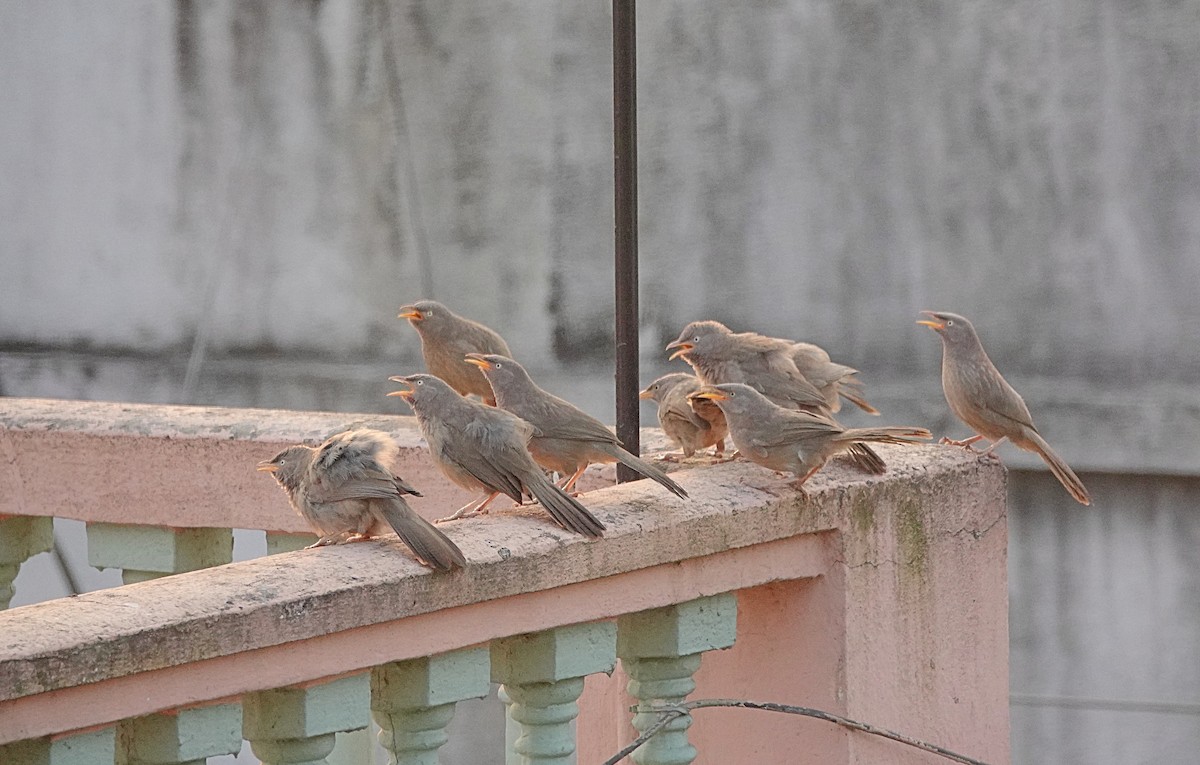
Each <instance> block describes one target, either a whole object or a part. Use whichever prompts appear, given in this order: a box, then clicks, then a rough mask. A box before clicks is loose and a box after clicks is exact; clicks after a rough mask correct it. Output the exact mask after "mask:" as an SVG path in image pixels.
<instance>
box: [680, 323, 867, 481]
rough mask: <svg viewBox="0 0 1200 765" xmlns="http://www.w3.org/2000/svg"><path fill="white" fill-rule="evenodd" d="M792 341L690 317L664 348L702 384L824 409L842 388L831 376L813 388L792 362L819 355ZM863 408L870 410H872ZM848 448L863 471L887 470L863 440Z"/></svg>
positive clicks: (779, 402)
mask: <svg viewBox="0 0 1200 765" xmlns="http://www.w3.org/2000/svg"><path fill="white" fill-rule="evenodd" d="M796 345H797V344H796V343H793V342H792V341H791V340H784V339H782V338H777V337H767V336H766V335H760V334H758V333H756V332H737V333H735V332H733V331H731V330H730V329H729V327H726V326H725V325H724V324H722V323H720V322H718V321H694V322H692V323H691V324H689V325H687V326H686V327H684V328H683V331H682V332H680V333H679V337H678V338H676V339H675V340H674V341H673V342H671V343H670V344H669V345H668V346H667V350H672V349H675V353H673V354H671V358H672V359H674V358H682V359H683V360H684V361H686V362H687V363H688V364H690V365H691V367H692V369H694V370H696V376H697V377H699V378H700V380H701V381H702V382H703V383H704V384H705V385H722V384H724V383H744V384H746V385H749V386H750V387H752V388H754V389H755V390H757V391H758V392H759V393H761V394H762V395H763V396H765V397H766V398H768V399H770V400H771V401H772V402H773V403H775V404H777V405H779V406H782V407H787V408H789V409H803V410H805V411H810V412H815V413H827V412H829V411H830V404H829V401H830V398H832V399H833V400H834V401H836V400H837V397H838V392H839V391H841V390H842V388H843V386H842V385H841V384H840V383H839V382H838V381H837V380H831V381H829V383H828V387H829V391H828V392H822V391H821V390H818V389H817V387H816V386H815V385H813V383H812V382H810V381H809V380H808V378H807V377H805V376H804V373H803V372H801V371H800V369H799V367H797V366H796V360H797V358H799V359H801V361H805V360H807V363H813V362H814V361H817V360H819V359H817V358H816V357H814V356H813V354H812V353H811V352H805V349H804V348H799V349H798V348H797V347H796ZM812 347H813V348H816V346H812ZM818 350H820V349H818ZM846 369H847V370H849V369H850V367H846ZM851 371H853V370H851ZM855 382H857V380H856V381H855ZM847 391H850V389H849V388H847ZM851 395H852V396H853V398H851V399H850V400H851V401H854V402H855V403H856V404H857V403H859V401H861V400H862V399H861V396H859V395H857V394H856V393H854V392H851ZM855 399H858V400H859V401H856V400H855ZM865 403H866V402H865V401H862V404H865ZM862 404H859V405H860V406H862ZM867 407H870V405H869V404H868V405H867ZM866 411H870V412H872V413H875V412H874V408H868V409H866ZM848 452H849V453H848V455H847V456H848V458H849V459H850V461H851V462H853V463H854V464H855V465H857V466H858V467H860V468H862V469H863V470H865V471H867V472H868V473H875V474H877V475H878V474H881V473H883V472H884V471H885V470H886V469H887V466H886V465H884V462H883V460H882V459H881V458H880V457H879V455H878V454H876V453H875V450H873V449H872V448H871V447H869V446H867V445H866V444H853V445H851V447H850V449H849V450H848Z"/></svg>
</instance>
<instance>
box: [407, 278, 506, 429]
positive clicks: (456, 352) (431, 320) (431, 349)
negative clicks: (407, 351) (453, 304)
mask: <svg viewBox="0 0 1200 765" xmlns="http://www.w3.org/2000/svg"><path fill="white" fill-rule="evenodd" d="M398 318H401V319H408V322H409V324H412V325H413V328H414V329H416V330H417V334H418V335H420V336H421V355H422V356H424V357H425V368H426V369H427V370H428V371H429V374H431V375H434V376H435V377H440V378H441V379H442V380H444V381H445V382H446V384H447V385H449V386H450V387H451V388H453V389H454V390H456V391H458V392H459V393H461V394H462V395H464V396H468V395H470V394H472V393H474V394H475V395H477V396H479V397H480V398H482V399H483V400H484V402H485V403H487V404H488V405H490V406H495V405H496V399H495V397H493V396H492V387H491V386H490V385H488V383H487V380H485V379H483V375H482V374H480V372H479V370H478V369H476V368H475V367H472V366H468V365H466V364H464V363H463V357H464V356H466V355H467V354H468V353H499V354H501V355H503V356H511V355H512V351H510V350H509V349H508V343H506V342H504V338H503V337H500V335H499V333H497V332H496V331H494V330H492V329H491V328H489V327H486V326H484V325H483V324H480V323H479V322H477V321H471V320H470V319H467V318H464V317H462V316H459V315H458V314H456V313H454V312H453V311H451V310H450V309H449V308H447V307H446V306H444V305H442V304H441V303H438V302H436V301H433V300H418V301H417V302H415V303H411V304H409V305H406V306H403V307H401V308H400V314H399V316H398Z"/></svg>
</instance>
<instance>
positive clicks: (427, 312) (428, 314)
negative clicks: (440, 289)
mask: <svg viewBox="0 0 1200 765" xmlns="http://www.w3.org/2000/svg"><path fill="white" fill-rule="evenodd" d="M425 315H426V316H433V311H426V312H425Z"/></svg>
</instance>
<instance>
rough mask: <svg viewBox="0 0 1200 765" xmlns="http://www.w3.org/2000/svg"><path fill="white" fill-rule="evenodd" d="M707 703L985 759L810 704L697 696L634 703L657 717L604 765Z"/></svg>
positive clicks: (978, 764)
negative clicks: (671, 701) (680, 700)
mask: <svg viewBox="0 0 1200 765" xmlns="http://www.w3.org/2000/svg"><path fill="white" fill-rule="evenodd" d="M708 707H739V708H743V709H762V710H765V711H767V712H782V713H784V714H792V715H802V716H804V717H813V718H816V719H818V720H824V721H826V722H831V723H833V724H835V725H840V726H842V727H844V728H850V729H851V730H857V731H861V732H862V733H869V734H871V735H872V736H881V737H883V738H886V739H890V740H892V741H896V742H898V743H901V744H905V745H906V746H911V747H915V748H917V749H920V750H922V751H926V752H929V753H931V754H936V755H939V756H941V757H945V758H946V759H948V760H954V761H955V762H960V763H963V765H987V763H985V762H983V761H982V760H976V759H973V758H971V757H967V756H966V755H965V754H958V753H957V752H952V751H951V750H949V749H946V748H945V747H942V746H938V745H937V744H930V743H928V742H926V741H921V740H920V739H915V738H912V737H910V736H905V735H904V734H903V733H896V732H895V731H891V730H888V729H886V728H877V727H875V726H874V725H870V724H868V723H863V722H858V721H857V720H851V719H850V718H848V717H842V716H841V715H835V714H832V713H830V712H823V711H821V710H820V709H812V708H811V707H797V706H792V705H791V704H775V703H772V702H760V701H741V700H738V699H698V700H696V701H689V702H687V703H685V704H673V705H670V706H661V707H655V706H650V707H634V708H633V711H637V712H641V713H643V714H658V715H659V719H658V721H657V722H655V724H654V725H652V726H650V727H649V728H647V729H646V732H645V733H643V734H642V735H640V736H638V737H637V739H636V740H635V741H633V742H632V743H630V744H629V745H628V746H626V747H625V748H624V749H622V750H621V751H620V752H617V753H616V754H615V755H613V756H612V757H610V758H609V759H607V760H605V761H604V765H617V763H618V762H620V761H621V760H622V759H623V758H625V757H626V756H628V755H629V754H630V753H631V752H633V751H634V750H636V749H637V748H638V747H640V746H641V745H642V744H644V743H646V742H647V741H649V740H650V739H651V738H652V737H653V736H654V735H655V734H657V733H658V732H659V731H660V730H662V729H663V728H664V727H666V725H667V724H668V723H669V722H670V721H671V720H674V719H676V718H679V717H685V716H687V715H688V714H690V713H691V711H692V710H693V709H705V708H708Z"/></svg>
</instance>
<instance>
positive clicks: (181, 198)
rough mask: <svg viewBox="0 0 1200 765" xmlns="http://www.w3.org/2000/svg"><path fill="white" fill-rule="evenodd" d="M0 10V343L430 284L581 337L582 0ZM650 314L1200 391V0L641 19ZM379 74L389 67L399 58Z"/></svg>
mask: <svg viewBox="0 0 1200 765" xmlns="http://www.w3.org/2000/svg"><path fill="white" fill-rule="evenodd" d="M384 7H385V6H382V5H380V4H378V3H376V2H372V1H371V0H327V1H326V2H291V3H262V2H251V3H234V2H219V3H194V2H185V1H183V0H181V1H180V2H177V3H173V4H167V3H155V2H149V0H146V1H144V2H129V3H123V4H120V5H117V6H114V7H111V8H104V9H99V8H95V7H93V6H91V5H90V4H87V3H81V2H77V1H68V0H57V1H54V2H47V3H38V4H28V3H25V4H7V5H5V7H3V8H0V29H3V30H4V31H3V33H2V34H3V42H4V45H3V46H0V47H2V48H3V52H2V53H0V71H2V72H3V73H4V77H3V78H0V97H2V98H3V101H4V103H5V104H6V108H5V109H4V111H3V114H0V171H2V172H3V177H4V179H5V182H4V183H3V184H2V185H0V210H3V214H4V219H5V221H6V225H5V226H4V227H3V229H2V230H0V254H2V256H3V277H4V278H3V279H2V280H0V327H2V329H0V341H2V342H4V343H6V344H8V345H9V346H12V345H13V344H17V343H34V344H50V345H57V344H61V343H85V344H92V345H99V346H105V345H109V346H123V347H130V348H137V349H139V350H155V349H163V348H173V347H178V346H186V345H188V344H189V343H190V341H191V340H192V338H193V337H194V336H195V335H196V334H197V333H200V334H202V335H204V336H206V337H208V338H209V339H210V340H211V343H212V346H213V347H214V348H217V349H221V348H245V347H258V346H265V347H272V348H279V349H282V350H285V351H287V352H296V351H299V350H302V349H311V350H314V351H319V352H323V353H325V354H330V355H336V356H348V355H349V356H364V355H365V356H369V357H376V358H386V357H388V356H389V355H391V354H393V353H396V352H399V351H403V350H405V349H407V348H409V347H411V338H409V337H408V336H407V335H406V334H405V333H404V331H403V330H402V328H399V327H397V325H396V322H395V320H394V318H393V317H394V312H395V308H396V307H397V306H398V304H399V303H400V302H401V301H403V300H404V299H407V298H411V297H413V296H416V295H419V294H423V293H433V294H436V295H438V296H439V297H442V298H444V299H446V300H448V301H451V302H453V303H454V304H455V305H457V306H459V307H460V308H463V309H464V310H468V311H470V312H471V313H473V314H475V315H477V316H479V317H481V318H483V319H485V320H488V321H489V322H491V323H493V324H496V325H498V326H500V327H502V328H503V329H504V330H505V331H506V332H507V334H509V335H510V337H513V338H515V344H516V345H517V347H519V348H520V350H521V352H522V353H523V354H525V355H527V356H530V357H534V358H545V357H547V356H548V355H549V354H550V353H552V352H554V353H557V354H558V356H559V357H562V358H570V357H575V356H578V355H591V356H603V355H604V353H605V352H606V348H605V346H603V345H594V344H590V342H589V341H591V340H593V339H595V338H604V337H606V336H607V335H608V333H609V325H610V323H611V322H610V320H609V313H610V297H609V293H610V289H609V287H608V284H609V277H608V271H609V260H610V258H609V251H610V245H609V238H610V234H611V217H610V216H611V213H610V211H611V190H610V181H609V177H610V172H609V171H610V166H611V157H610V155H609V151H610V146H609V144H610V139H609V125H610V124H611V117H610V114H609V109H610V89H609V77H610V71H611V70H610V64H609V59H608V49H609V44H610V32H609V19H608V14H607V10H606V7H605V4H604V3H602V2H595V3H583V4H575V5H562V4H551V3H533V4H529V3H524V4H519V3H501V4H490V5H485V6H479V5H477V4H471V3H464V2H453V1H452V2H438V3H430V2H412V3H397V4H388V5H387V6H386V9H387V13H382V12H381V9H382V8H384ZM640 13H641V16H640V31H641V46H640V50H641V56H640V63H641V99H640V107H641V116H640V120H641V129H642V132H641V167H642V178H641V190H642V232H641V239H642V251H643V266H642V271H643V282H644V286H645V290H646V293H647V297H646V300H645V306H644V314H645V319H646V322H647V325H648V328H649V329H651V330H652V334H653V335H654V337H653V339H654V341H657V340H658V339H660V338H661V337H662V336H665V335H667V334H674V332H675V331H676V330H677V329H678V327H679V326H680V325H681V324H682V323H683V322H684V321H686V320H688V319H690V318H693V317H696V316H701V315H713V316H717V317H720V318H723V319H726V320H728V321H730V322H732V323H735V324H737V325H739V326H754V327H761V328H763V329H765V330H769V331H772V332H779V333H787V334H791V335H805V336H810V337H814V338H817V339H819V340H821V341H824V342H826V343H828V344H830V345H832V346H833V347H835V348H836V349H838V351H839V352H840V354H841V355H842V356H843V357H845V358H848V359H849V360H850V361H851V362H853V363H858V364H861V365H866V366H868V367H874V368H878V369H888V370H894V371H895V370H903V371H910V372H911V371H915V370H918V369H924V368H926V366H927V365H928V364H929V363H931V361H932V360H933V358H934V357H935V356H936V348H931V347H929V346H930V345H931V344H930V343H928V342H926V341H925V338H922V337H921V336H920V335H918V334H917V333H916V332H914V329H913V327H912V325H911V318H912V314H913V312H914V311H915V310H916V309H917V308H921V307H927V306H937V307H946V308H952V309H953V308H958V309H961V310H963V311H964V312H970V313H972V314H974V315H975V316H976V317H977V318H978V319H979V323H981V324H982V325H983V326H985V327H986V328H987V329H988V330H989V331H988V340H989V342H990V344H991V346H992V347H993V349H994V350H995V351H996V353H997V355H999V356H1001V357H1002V358H1004V359H1006V360H1007V361H1008V362H1009V363H1008V366H1009V367H1010V368H1011V367H1016V368H1018V369H1020V368H1024V369H1026V370H1031V371H1036V370H1042V369H1044V368H1046V366H1047V365H1049V364H1052V365H1053V366H1054V367H1055V368H1056V369H1057V370H1059V372H1060V373H1061V374H1064V375H1089V374H1099V375H1103V376H1104V377H1106V378H1110V379H1113V380H1119V381H1122V382H1130V381H1135V382H1136V381H1138V380H1140V379H1141V378H1142V377H1143V376H1144V375H1147V374H1155V375H1160V376H1163V377H1166V378H1170V379H1176V380H1178V379H1189V380H1190V379H1192V378H1193V377H1194V375H1195V373H1196V372H1197V371H1200V354H1198V353H1197V352H1196V350H1195V348H1194V344H1193V343H1191V342H1190V338H1191V336H1192V334H1193V333H1194V332H1195V330H1196V329H1197V327H1200V309H1198V308H1197V306H1196V304H1195V301H1194V300H1192V297H1191V290H1192V286H1193V285H1195V284H1196V283H1197V282H1200V258H1197V257H1196V253H1197V252H1198V251H1200V226H1198V225H1197V223H1196V221H1197V220H1200V214H1198V213H1200V130H1198V129H1197V127H1196V125H1197V124H1200V119H1198V118H1200V47H1198V46H1196V45H1195V44H1194V42H1195V39H1196V35H1197V33H1198V32H1200V4H1198V3H1195V2H1185V3H1174V4H1165V3H1135V4H1130V3H1119V2H1116V1H1115V0H1107V1H1106V2H1100V3H1091V2H1081V1H1075V2H1066V3H1058V4H1049V5H1048V4H1046V3H1041V2H1032V1H1031V0H1008V1H1007V2H1003V3H983V2H972V3H965V4H964V3H953V2H940V1H938V2H924V3H919V4H912V3H886V2H818V1H815V0H809V1H807V2H802V1H800V0H787V1H785V0H763V1H760V2H755V3H752V4H750V5H744V4H743V5H737V4H734V5H731V4H728V3H719V2H706V3H703V4H701V5H697V3H696V2H694V1H693V0H686V2H685V1H684V0H674V1H673V2H664V3H652V4H646V5H644V6H643V7H642V8H641V10H640ZM393 64H394V65H393Z"/></svg>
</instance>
